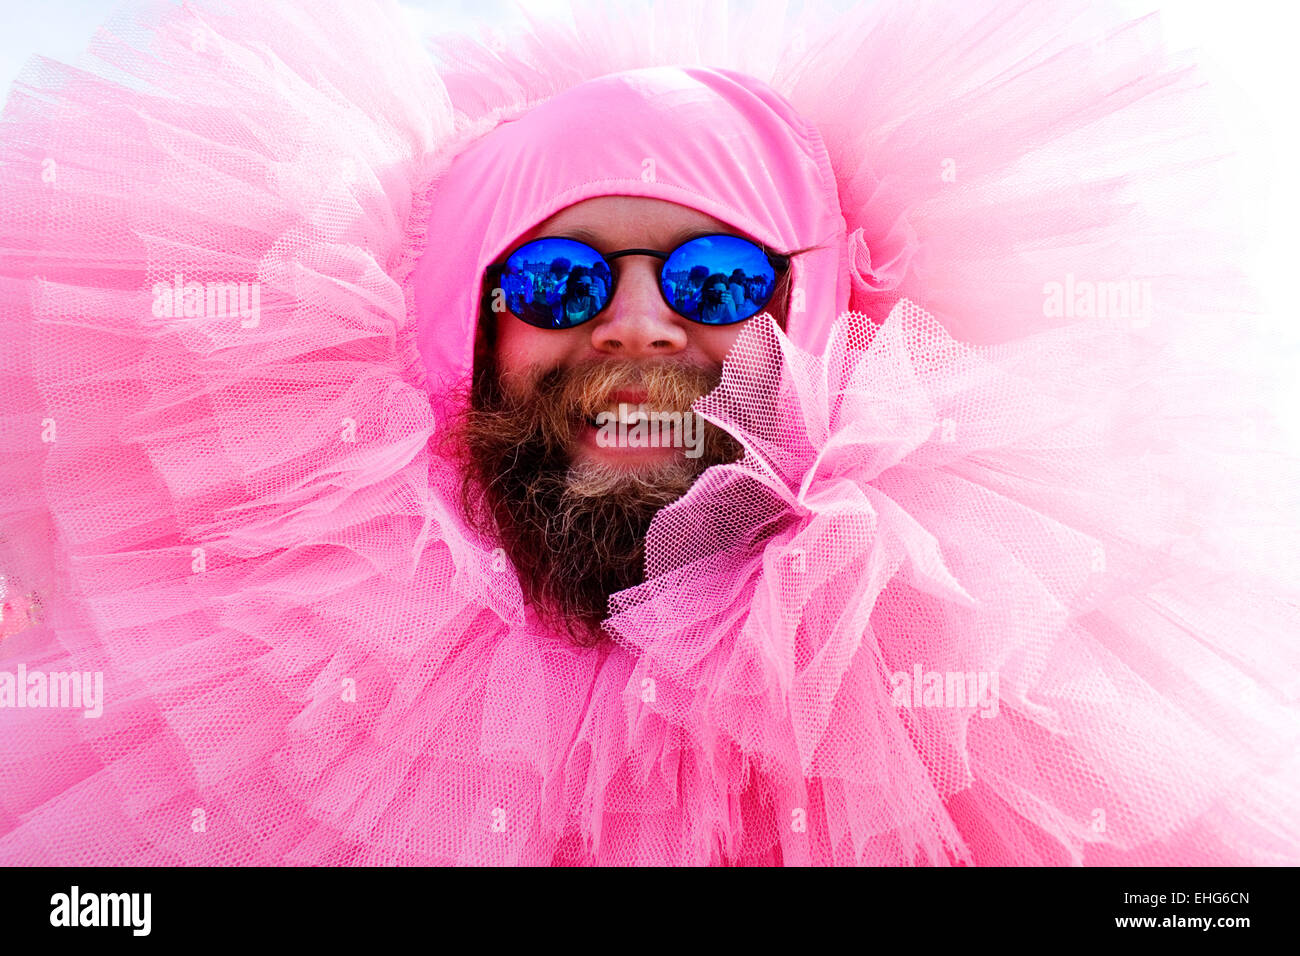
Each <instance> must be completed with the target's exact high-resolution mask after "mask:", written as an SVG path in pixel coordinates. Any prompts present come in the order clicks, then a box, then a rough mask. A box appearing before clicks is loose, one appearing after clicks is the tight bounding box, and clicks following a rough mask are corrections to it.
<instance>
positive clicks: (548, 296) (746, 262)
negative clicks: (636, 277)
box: [501, 235, 777, 329]
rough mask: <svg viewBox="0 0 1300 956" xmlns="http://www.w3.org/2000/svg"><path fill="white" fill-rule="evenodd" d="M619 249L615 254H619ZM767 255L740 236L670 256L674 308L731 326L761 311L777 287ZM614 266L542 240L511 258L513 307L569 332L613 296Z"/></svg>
mask: <svg viewBox="0 0 1300 956" xmlns="http://www.w3.org/2000/svg"><path fill="white" fill-rule="evenodd" d="M619 257H620V255H619V254H612V255H611V258H619ZM776 278H777V277H776V270H775V269H774V268H773V266H772V264H771V262H770V261H769V260H768V258H767V254H766V253H765V252H764V251H763V250H762V249H761V248H760V247H759V246H757V245H755V244H754V243H752V242H750V241H749V240H747V239H743V238H741V237H739V236H727V235H718V236H701V237H698V238H696V239H692V240H690V241H689V242H686V243H683V244H682V245H680V246H678V247H677V248H676V249H674V250H672V252H671V253H669V254H668V256H667V259H666V261H665V262H664V264H663V267H662V268H661V270H660V289H661V292H662V294H663V297H664V301H665V302H667V303H668V304H669V305H670V306H671V307H672V308H673V310H674V311H675V312H677V313H678V314H679V315H682V316H685V317H686V318H688V319H691V320H693V321H696V322H701V323H704V324H706V325H731V324H733V323H735V322H740V321H743V320H745V319H748V318H750V317H751V316H753V315H756V314H757V313H758V312H759V311H761V310H762V309H763V307H764V306H766V305H767V303H768V301H769V300H770V299H771V297H772V292H773V289H774V288H775V285H776ZM613 286H614V277H613V272H612V270H611V269H610V265H609V263H608V262H607V261H606V259H605V257H603V256H602V255H601V254H600V253H599V252H598V251H597V250H595V249H593V248H592V247H591V246H588V245H586V244H585V243H582V242H578V241H577V240H574V239H563V238H550V239H537V240H534V241H533V242H530V243H527V244H525V245H524V246H522V247H520V248H519V249H517V250H516V251H515V252H514V253H512V254H511V255H510V257H509V258H508V259H507V261H506V265H505V268H504V270H503V271H502V274H501V289H502V291H503V292H504V294H505V300H506V307H507V308H508V309H509V310H510V311H511V312H513V313H514V314H515V315H517V316H518V317H519V318H520V319H522V320H523V321H525V322H527V323H529V324H530V325H535V326H538V327H541V328H553V329H567V328H572V327H573V326H575V325H581V324H582V323H583V322H587V321H589V320H590V319H592V318H594V317H595V316H596V315H597V314H598V313H599V312H600V311H601V310H602V309H604V308H605V306H606V304H607V303H608V302H609V298H610V296H611V295H612V294H613Z"/></svg>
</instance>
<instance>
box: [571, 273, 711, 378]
mask: <svg viewBox="0 0 1300 956" xmlns="http://www.w3.org/2000/svg"><path fill="white" fill-rule="evenodd" d="M660 265H661V261H660V260H659V259H656V258H655V257H654V256H640V255H629V256H622V257H620V258H619V259H618V262H617V265H615V267H614V268H615V269H616V270H617V274H616V276H615V277H616V278H617V280H618V281H617V282H616V283H615V285H614V299H613V301H612V302H610V303H609V305H607V306H606V307H605V311H603V312H601V313H600V315H598V316H597V317H596V319H595V321H594V322H593V323H592V325H593V326H594V328H593V329H592V330H591V345H592V348H594V349H596V350H597V351H598V352H605V353H606V354H609V355H614V356H617V357H619V358H639V357H644V356H661V355H673V354H675V353H677V352H681V351H682V350H684V349H685V348H686V346H687V342H688V339H687V332H686V329H685V328H684V327H683V325H682V323H683V321H684V320H683V319H682V318H681V316H679V315H678V314H677V313H676V312H674V311H673V310H672V309H670V308H669V307H668V304H667V303H666V302H664V297H663V295H661V294H660V292H659V269H660Z"/></svg>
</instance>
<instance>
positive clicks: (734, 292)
mask: <svg viewBox="0 0 1300 956" xmlns="http://www.w3.org/2000/svg"><path fill="white" fill-rule="evenodd" d="M663 277H664V295H666V296H667V297H668V301H670V302H671V303H672V304H673V308H675V309H676V310H677V311H678V312H680V313H681V314H682V315H684V316H686V317H687V318H689V319H694V320H695V321H696V322H703V323H705V324H706V325H730V324H731V323H733V322H741V321H743V320H745V319H748V318H749V317H751V316H753V315H756V314H758V312H760V311H761V310H762V308H763V307H764V306H765V305H767V302H768V300H769V299H771V298H772V290H773V288H775V286H776V270H775V269H773V268H772V263H770V262H769V261H768V259H767V255H766V254H765V253H764V252H763V250H762V249H760V248H759V247H758V246H756V245H755V244H754V243H752V242H750V241H749V240H748V239H742V238H741V237H740V236H701V237H700V238H698V239H692V240H691V241H690V242H687V243H685V244H684V245H682V246H679V247H678V248H677V249H676V250H675V251H674V252H673V254H672V255H671V256H669V257H668V261H667V262H666V263H664V270H663Z"/></svg>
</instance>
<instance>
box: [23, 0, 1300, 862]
mask: <svg viewBox="0 0 1300 956" xmlns="http://www.w3.org/2000/svg"><path fill="white" fill-rule="evenodd" d="M580 5H581V6H582V7H583V8H584V9H581V10H580V11H578V12H579V13H580V15H578V16H575V17H574V18H573V22H574V24H575V25H576V32H574V31H570V30H567V29H565V28H563V27H562V26H561V25H560V24H558V23H555V24H537V25H535V27H534V31H533V33H532V34H528V35H526V36H525V37H523V42H521V43H519V44H518V45H517V47H516V48H513V49H505V48H498V47H496V46H494V45H492V44H490V43H489V44H486V45H485V44H474V43H472V42H470V41H468V40H465V41H461V40H457V41H454V42H452V43H450V44H449V45H448V46H447V47H446V48H445V49H442V50H440V51H439V55H438V56H436V57H430V56H429V55H428V53H427V51H425V50H424V49H422V48H421V46H420V44H419V43H418V41H417V39H416V38H415V37H414V36H413V35H412V31H411V28H410V24H409V21H408V20H407V19H406V18H405V17H404V16H403V15H402V13H401V11H400V10H399V9H398V8H397V7H396V5H393V4H383V3H370V2H366V0H319V2H317V0H313V2H311V3H306V2H300V0H283V2H278V3H275V4H265V3H260V2H253V0H222V2H221V3H216V2H212V3H208V2H206V0H195V2H193V3H186V4H183V5H176V4H156V5H153V6H150V7H148V8H147V9H145V8H141V12H137V13H135V14H133V15H132V16H133V17H134V19H131V21H130V22H129V23H127V24H126V26H127V27H128V28H129V29H124V30H119V31H113V32H110V33H108V34H105V35H104V36H103V37H101V38H100V39H99V41H98V42H97V44H96V52H97V53H98V54H99V55H100V56H101V57H103V58H105V59H107V60H109V61H110V64H111V69H109V70H107V71H106V72H105V73H104V75H99V74H97V73H95V72H93V71H92V70H91V66H90V65H87V66H86V67H85V68H84V69H74V68H71V67H62V66H59V65H58V64H51V63H47V62H42V63H41V64H40V69H38V70H35V71H32V72H31V74H30V76H29V80H30V81H31V82H32V83H35V84H36V85H37V86H39V90H38V91H37V92H36V93H32V92H31V91H30V90H28V89H27V88H26V87H20V88H18V89H17V91H16V93H15V95H14V96H12V97H11V99H10V102H9V104H8V106H7V109H6V122H5V124H4V126H3V130H2V131H0V205H3V206H4V208H5V209H6V210H8V211H9V213H10V215H9V216H8V217H7V218H6V220H5V222H6V225H5V226H4V230H5V232H4V244H5V248H6V256H5V257H4V265H3V269H4V275H3V279H4V282H3V285H2V286H0V288H2V289H3V296H0V343H2V344H3V349H4V352H3V354H2V355H0V434H3V436H4V440H5V456H4V462H3V469H2V470H0V482H2V483H3V487H2V489H0V490H2V492H3V493H2V494H0V574H2V575H3V577H2V578H0V597H3V606H2V607H3V612H4V613H3V619H2V620H0V863H3V864H20V865H35V864H46V865H48V864H81V865H104V864H114V865H121V864H135V865H178V864H189V865H197V864H223V865H228V864H309V865H345V864H355V865H367V864H376V863H378V864H405V863H415V864H471V865H475V864H502V865H505V864H524V865H549V864H554V865H573V864H655V865H663V864H678V865H709V864H763V865H807V864H836V865H841V864H842V865H860V864H876V865H880V864H897V865H912V864H954V863H956V864H990V865H1043V864H1052V865H1061V864H1095V865H1119V864H1141V865H1169V864H1175V865H1186V864H1207V863H1208V864H1224V863H1251V864H1260V863H1291V864H1294V863H1296V862H1300V825H1298V824H1297V820H1296V809H1295V808H1296V807H1297V806H1300V766H1297V758H1296V754H1297V753H1300V746H1297V741H1298V738H1300V729H1298V728H1300V721H1298V720H1297V718H1296V703H1295V687H1296V686H1300V660H1298V659H1297V654H1296V651H1295V650H1294V644H1295V642H1294V634H1295V633H1297V631H1300V596H1298V595H1297V593H1296V590H1297V588H1296V580H1297V579H1300V578H1298V576H1297V575H1295V574H1294V573H1290V572H1291V569H1293V568H1294V567H1295V566H1296V565H1297V563H1298V562H1297V560H1296V554H1295V550H1296V547H1297V544H1296V543H1297V541H1300V534H1298V533H1296V528H1295V516H1296V514H1297V513H1300V508H1294V507H1288V499H1287V495H1288V494H1292V495H1293V494H1294V488H1295V487H1297V485H1300V482H1291V481H1284V480H1277V481H1273V480H1271V479H1269V477H1268V473H1267V472H1266V471H1264V470H1262V469H1259V467H1258V466H1260V464H1261V456H1260V455H1258V454H1255V453H1253V452H1251V451H1250V449H1249V448H1248V447H1247V446H1248V445H1249V444H1250V442H1248V441H1246V440H1245V436H1246V434H1247V432H1246V430H1244V429H1243V428H1242V427H1241V426H1240V423H1239V422H1238V420H1237V418H1236V417H1234V416H1235V415H1237V413H1238V412H1239V411H1241V409H1235V410H1234V409H1233V408H1227V409H1226V410H1225V408H1224V407H1222V403H1223V402H1229V403H1231V402H1235V401H1238V400H1240V396H1245V395H1247V394H1248V392H1249V389H1250V388H1251V387H1253V383H1254V381H1255V378H1256V377H1257V376H1256V373H1257V372H1259V370H1260V369H1262V368H1263V367H1264V366H1265V362H1264V359H1265V358H1266V356H1267V355H1268V354H1270V352H1271V351H1273V350H1275V343H1271V342H1267V341H1264V342H1261V341H1260V338H1259V335H1258V334H1257V333H1258V329H1256V328H1254V323H1253V320H1252V319H1251V318H1250V317H1248V316H1245V315H1242V314H1238V313H1243V312H1245V311H1246V310H1243V309H1242V308H1241V300H1240V295H1239V292H1240V289H1241V285H1240V283H1239V281H1238V278H1237V277H1236V276H1235V274H1234V271H1233V267H1232V264H1231V259H1230V255H1229V253H1230V252H1231V251H1232V249H1233V248H1234V246H1233V245H1232V243H1231V242H1230V241H1229V240H1230V237H1231V236H1232V235H1233V231H1232V227H1233V216H1234V215H1235V214H1236V208H1235V206H1234V205H1233V199H1232V196H1231V193H1230V191H1229V190H1225V189H1220V188H1218V186H1217V185H1216V183H1215V182H1214V181H1212V177H1211V173H1212V171H1213V170H1214V169H1215V168H1216V163H1217V162H1218V160H1219V159H1220V153H1221V151H1220V150H1219V148H1218V145H1217V142H1215V141H1214V139H1213V137H1207V136H1203V135H1201V132H1202V131H1201V130H1199V129H1197V128H1196V127H1195V124H1194V120H1196V119H1197V118H1199V117H1202V116H1204V115H1205V110H1203V109H1202V108H1201V106H1202V105H1203V101H1202V96H1203V91H1202V90H1201V88H1200V87H1199V86H1198V83H1197V77H1196V75H1195V73H1194V71H1184V70H1181V69H1174V68H1173V67H1171V66H1167V65H1165V63H1164V61H1163V60H1162V59H1161V58H1160V55H1159V54H1158V49H1157V46H1156V42H1155V41H1156V38H1155V37H1153V36H1152V35H1151V31H1153V30H1154V29H1155V28H1156V25H1155V24H1154V23H1153V21H1152V20H1151V19H1150V18H1147V19H1144V20H1142V21H1140V22H1138V23H1135V24H1131V25H1128V26H1123V27H1122V28H1121V26H1117V25H1115V24H1111V23H1109V22H1108V21H1107V20H1106V18H1105V17H1104V16H1103V15H1102V14H1101V13H1100V12H1098V11H1097V10H1095V9H1094V7H1095V4H1093V3H1091V2H1088V0H1061V2H1060V3H1055V4H1051V5H1035V4H1024V3H1006V4H1002V3H999V2H991V3H989V4H972V3H966V2H953V3H950V4H948V3H939V4H935V5H928V4H927V5H916V4H912V3H904V2H902V0H899V2H897V3H894V2H882V3H872V4H860V5H855V7H854V9H853V10H851V11H849V12H847V13H845V14H844V15H843V17H841V18H839V19H838V20H836V22H825V23H823V22H820V21H818V20H817V19H816V14H815V12H814V13H812V14H809V17H810V19H806V20H804V21H802V22H801V23H800V24H798V28H797V29H796V25H795V24H793V23H791V24H780V25H778V24H769V23H767V22H764V21H758V22H750V21H747V20H745V16H746V15H745V14H743V13H740V12H737V13H736V14H735V17H736V19H735V21H734V22H731V23H730V24H728V23H724V22H722V21H723V20H725V19H726V18H725V17H722V16H719V15H718V11H721V10H722V9H723V8H722V7H721V6H719V5H717V4H712V3H703V4H698V5H695V6H697V7H698V8H699V9H697V10H695V11H694V13H696V14H699V16H694V15H691V16H682V15H681V14H682V13H683V11H686V12H690V10H689V8H691V7H692V4H690V3H688V4H686V5H685V7H682V6H681V5H679V4H672V5H671V7H672V9H671V10H665V9H663V8H662V7H661V8H659V10H658V16H657V17H656V15H655V8H654V7H648V8H646V9H644V10H642V9H639V8H638V9H637V10H631V9H629V8H625V7H619V8H618V10H617V11H616V12H615V11H613V9H612V8H609V7H607V6H604V7H602V6H599V5H590V8H586V7H587V6H588V5H586V4H580ZM805 6H807V5H805ZM727 9H730V8H727ZM706 14H707V16H706ZM759 27H761V29H759ZM787 27H789V28H788V29H787ZM805 28H807V30H805ZM814 30H815V34H814V32H813V31H814ZM123 36H126V37H130V38H132V39H131V42H129V43H124V42H119V39H120V37H123ZM765 38H779V39H780V40H782V41H783V42H785V41H787V40H788V43H786V46H785V48H784V49H783V50H782V51H779V55H778V51H777V50H776V49H775V48H769V43H768V40H767V39H765ZM724 54H725V56H724ZM718 57H722V59H723V60H725V61H726V63H727V65H702V64H704V63H710V64H713V63H714V62H716V61H717V58H718ZM741 60H743V61H744V64H742V63H741V62H738V61H741ZM683 63H685V64H688V65H682V64H683ZM691 64H693V65H691ZM746 64H747V65H746ZM742 67H743V68H742ZM756 73H761V74H762V76H763V77H766V79H764V78H760V77H759V76H758V75H755V74H756ZM123 78H126V79H125V80H124V79H123ZM158 91H163V93H164V94H165V95H159V92H158ZM1189 210H1190V211H1192V212H1189ZM1144 284H1145V285H1144ZM1147 285H1151V286H1153V290H1152V291H1153V292H1155V293H1158V294H1152V295H1147V294H1146V292H1145V291H1144V290H1145V289H1146V286H1147ZM232 287H233V288H249V289H250V292H253V291H255V292H256V294H257V299H256V300H253V299H251V298H250V300H249V301H256V302H257V303H258V304H259V305H258V310H256V314H249V315H241V314H232V313H231V312H230V311H229V310H226V309H222V308H209V307H208V303H209V302H212V303H213V304H214V305H219V304H220V302H222V301H224V300H223V299H221V298H220V297H219V295H218V293H221V294H224V292H225V291H228V290H229V289H230V288H232ZM155 289H157V290H158V291H157V292H156V293H155ZM749 290H753V292H752V293H751V292H750V291H749ZM1126 290H1136V292H1134V294H1132V295H1130V296H1128V298H1124V297H1121V296H1118V295H1116V294H1115V293H1116V292H1117V291H1126ZM751 296H757V298H752V297H751ZM163 299H166V303H167V307H166V308H162V307H160V306H161V305H162V304H163V301H162V300H163ZM177 302H179V303H180V307H175V306H176V303H177ZM1100 302H1105V303H1106V306H1107V308H1106V312H1105V314H1104V315H1103V314H1101V309H1100V308H1099V303H1100ZM1157 346H1168V347H1167V348H1164V347H1157ZM1238 351H1239V352H1240V355H1242V356H1244V359H1245V360H1244V361H1243V363H1242V364H1241V365H1239V366H1233V365H1232V363H1231V361H1230V356H1231V355H1233V354H1237V353H1238ZM1250 407H1252V406H1250V405H1249V404H1247V405H1244V406H1243V408H1250ZM651 425H653V426H655V427H654V428H653V429H652V428H651V427H650V426H651ZM1254 430H1255V431H1257V432H1259V437H1262V436H1264V435H1266V434H1267V430H1266V429H1265V428H1264V427H1263V423H1262V422H1261V423H1259V427H1258V428H1257V429H1254ZM1256 451H1257V449H1256ZM1269 529H1275V530H1272V531H1271V530H1269ZM1270 535H1271V536H1270ZM74 677H77V678H78V679H77V680H75V681H74V679H73V678H74ZM86 687H90V688H92V692H91V699H87V697H86V695H85V693H84V691H85V688H86ZM101 687H102V694H101V693H100V692H99V688H101Z"/></svg>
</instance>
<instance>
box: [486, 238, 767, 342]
mask: <svg viewBox="0 0 1300 956" xmlns="http://www.w3.org/2000/svg"><path fill="white" fill-rule="evenodd" d="M716 238H725V239H739V240H740V241H741V242H747V243H749V244H750V245H751V246H753V247H754V248H755V249H757V250H758V251H759V252H761V253H763V255H764V256H765V257H767V261H768V264H769V265H770V266H771V267H772V271H773V272H775V273H776V275H775V277H774V280H773V283H772V289H771V291H770V292H769V293H768V296H767V299H766V301H764V302H763V304H762V305H760V306H759V307H758V309H757V310H756V311H755V312H754V313H753V315H747V316H745V318H743V319H737V320H736V321H735V322H705V321H703V320H701V319H697V318H695V317H693V316H689V315H686V314H684V313H682V312H679V311H678V310H677V306H675V305H674V304H673V303H671V302H669V301H668V295H667V294H666V293H665V292H664V270H665V269H666V268H667V267H668V260H669V259H671V258H672V257H673V256H674V255H675V254H676V253H677V252H678V251H679V250H681V249H682V248H684V247H685V246H688V245H690V244H691V243H692V242H695V241H697V240H699V239H716ZM548 239H563V240H564V241H565V242H576V243H577V244H578V245H580V246H585V247H586V248H588V249H590V250H591V251H592V252H594V253H595V254H596V256H597V257H598V258H599V259H601V260H602V261H603V262H604V263H605V265H607V266H609V267H610V268H609V278H610V285H609V295H608V297H607V298H606V300H605V304H604V305H602V306H601V307H600V308H599V309H597V310H596V311H595V312H593V313H592V314H591V315H590V316H588V317H587V318H585V319H583V320H582V321H581V322H575V323H574V324H573V325H566V326H563V327H558V328H557V327H555V326H550V325H538V324H537V323H535V322H529V321H528V319H526V318H524V317H523V316H522V315H519V314H518V313H516V312H515V311H514V310H513V309H510V308H509V305H508V304H507V306H506V308H507V309H509V311H510V314H511V315H513V316H514V317H515V318H517V319H518V320H519V321H520V322H523V323H525V324H527V325H531V326H532V327H533V328H535V329H548V330H550V331H555V332H563V331H564V330H565V329H576V328H578V327H579V326H582V325H586V324H587V323H588V322H590V321H592V320H593V319H595V318H596V316H598V315H600V314H601V313H602V312H604V311H605V310H606V309H607V308H609V304H610V303H611V302H613V301H614V296H615V294H617V292H618V275H617V274H616V273H615V271H614V268H613V266H611V265H610V262H611V260H614V259H620V258H622V257H623V256H653V257H654V258H656V259H659V260H661V261H662V263H663V264H662V265H661V266H660V267H659V282H658V286H659V297H660V298H661V299H663V300H664V304H665V305H667V306H668V308H670V309H672V310H673V314H674V315H680V316H681V317H682V318H683V319H686V320H688V321H690V322H694V323H696V324H697V325H707V326H710V327H715V328H716V327H719V326H727V325H739V324H740V323H741V322H746V321H748V320H749V319H752V318H753V317H754V316H755V315H758V314H759V312H761V311H762V310H763V309H764V308H765V307H766V306H767V305H768V304H769V303H770V302H771V301H772V296H773V295H774V294H775V293H776V286H777V281H778V280H780V278H781V276H782V275H784V273H785V271H786V270H787V269H788V268H790V257H789V256H787V255H782V254H781V253H779V252H769V251H768V250H767V249H765V248H764V247H763V246H762V245H761V244H760V243H757V242H755V241H754V240H753V239H747V238H746V237H745V236H738V235H736V234H735V233H731V232H706V233H701V234H700V235H698V236H691V237H690V238H689V239H686V240H684V241H683V242H680V243H678V244H677V245H676V246H674V247H673V248H672V249H669V250H668V251H667V252H664V251H662V250H659V249H620V250H618V251H617V252H608V253H606V252H601V251H600V250H599V249H597V248H596V247H595V246H593V245H590V244H589V243H586V242H583V241H582V240H581V239H574V238H572V237H571V236H538V237H537V238H536V239H529V240H528V241H527V242H521V243H520V244H519V245H517V246H515V247H514V248H513V249H511V250H510V251H509V252H508V253H506V255H505V256H504V257H503V258H502V259H501V260H500V261H499V262H494V263H492V265H490V266H489V267H488V269H489V271H492V272H494V273H495V277H496V285H497V287H500V284H501V277H502V275H503V274H504V272H505V268H506V266H507V265H508V264H509V262H510V260H511V258H513V257H514V255H515V254H516V253H518V252H519V250H521V249H526V248H528V247H529V246H530V245H532V244H533V243H535V242H542V241H544V240H548Z"/></svg>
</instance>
